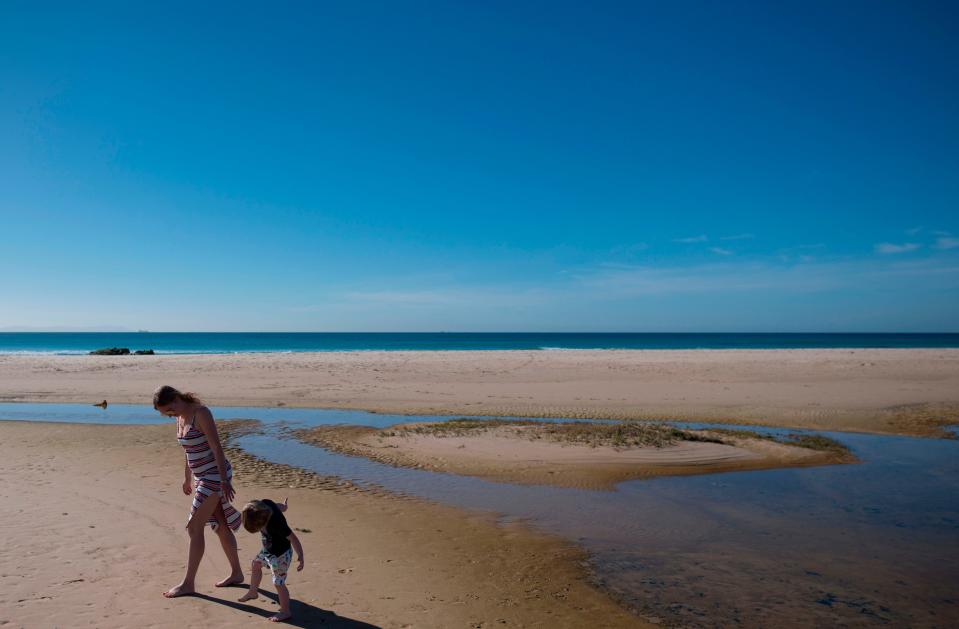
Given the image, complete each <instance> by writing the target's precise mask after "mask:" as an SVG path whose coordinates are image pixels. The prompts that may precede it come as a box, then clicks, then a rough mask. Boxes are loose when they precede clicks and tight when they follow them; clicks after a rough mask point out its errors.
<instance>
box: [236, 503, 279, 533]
mask: <svg viewBox="0 0 959 629" xmlns="http://www.w3.org/2000/svg"><path fill="white" fill-rule="evenodd" d="M272 515H273V510H272V509H270V507H269V505H267V504H266V503H265V502H263V501H262V500H254V501H253V502H248V503H246V505H245V506H244V507H243V511H241V512H240V519H241V520H243V528H245V529H246V530H248V531H249V532H251V533H256V532H257V531H262V530H263V527H264V526H266V523H267V522H269V521H270V516H272Z"/></svg>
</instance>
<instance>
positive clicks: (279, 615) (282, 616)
mask: <svg viewBox="0 0 959 629" xmlns="http://www.w3.org/2000/svg"><path fill="white" fill-rule="evenodd" d="M290 618H293V614H291V613H290V612H276V613H275V614H273V615H272V616H270V620H271V621H273V622H283V621H284V620H289V619H290Z"/></svg>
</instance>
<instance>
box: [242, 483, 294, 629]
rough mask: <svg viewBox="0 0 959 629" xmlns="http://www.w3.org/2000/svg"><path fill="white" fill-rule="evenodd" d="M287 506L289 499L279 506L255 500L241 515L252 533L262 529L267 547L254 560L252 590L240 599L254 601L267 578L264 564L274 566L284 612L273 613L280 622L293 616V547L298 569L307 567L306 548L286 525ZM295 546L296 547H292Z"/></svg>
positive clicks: (272, 617) (273, 569) (277, 588)
mask: <svg viewBox="0 0 959 629" xmlns="http://www.w3.org/2000/svg"><path fill="white" fill-rule="evenodd" d="M286 509H287V501H286V500H284V501H283V504H281V505H278V504H276V503H275V502H273V501H272V500H266V499H263V500H254V501H253V502H249V503H247V505H246V506H245V507H243V511H242V512H241V515H240V517H241V518H242V519H243V527H244V528H245V529H246V530H248V531H249V532H251V533H256V532H257V531H259V532H260V535H261V536H262V538H263V549H262V550H260V552H259V553H258V554H257V556H256V557H255V558H254V559H253V573H252V574H251V575H250V590H249V591H248V592H247V593H246V594H244V595H243V597H242V598H240V601H250V600H253V599H255V598H256V597H257V588H258V587H259V585H260V579H261V578H262V577H263V564H264V563H265V564H268V565H269V566H270V571H271V572H273V584H274V585H275V586H276V594H277V597H278V598H279V599H280V611H279V612H277V613H276V614H275V615H274V616H270V620H272V621H273V622H280V621H282V620H287V619H288V618H292V617H293V614H291V613H290V591H289V590H288V589H287V588H286V572H287V570H289V569H290V561H291V560H292V559H293V550H294V549H295V550H296V555H297V559H298V560H299V563H298V564H297V566H296V570H297V572H299V571H300V570H302V569H303V547H302V546H300V540H299V538H297V536H296V533H294V532H293V531H291V530H290V527H289V526H288V525H287V524H286V517H284V515H283V512H284V511H286ZM291 546H292V548H291Z"/></svg>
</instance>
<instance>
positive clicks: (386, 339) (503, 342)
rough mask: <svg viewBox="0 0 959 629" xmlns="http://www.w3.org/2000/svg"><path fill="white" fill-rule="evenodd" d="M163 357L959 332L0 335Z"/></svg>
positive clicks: (907, 338) (769, 342)
mask: <svg viewBox="0 0 959 629" xmlns="http://www.w3.org/2000/svg"><path fill="white" fill-rule="evenodd" d="M103 347H127V348H129V349H130V350H131V351H133V350H138V349H152V350H154V351H156V352H157V353H160V354H231V353H250V352H345V351H364V350H386V351H399V350H427V351H429V350H563V349H801V348H830V347H832V348H835V347H854V348H882V347H896V348H919V347H929V348H942V347H959V334H928V333H923V334H900V333H883V334H876V333H642V332H622V333H620V332H0V354H86V353H87V352H89V351H91V350H94V349H99V348H103Z"/></svg>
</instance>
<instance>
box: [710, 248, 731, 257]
mask: <svg viewBox="0 0 959 629" xmlns="http://www.w3.org/2000/svg"><path fill="white" fill-rule="evenodd" d="M709 250H710V251H712V252H713V253H715V254H716V255H718V256H731V255H733V252H732V251H731V250H729V249H723V248H722V247H710V248H709Z"/></svg>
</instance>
